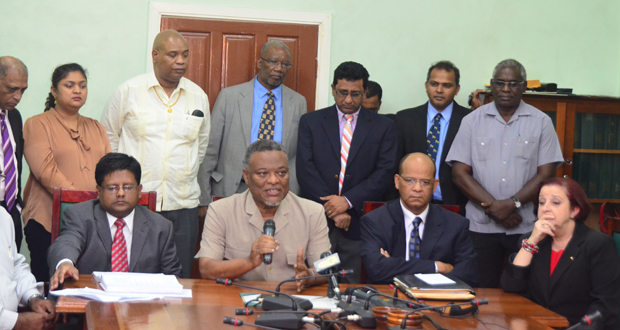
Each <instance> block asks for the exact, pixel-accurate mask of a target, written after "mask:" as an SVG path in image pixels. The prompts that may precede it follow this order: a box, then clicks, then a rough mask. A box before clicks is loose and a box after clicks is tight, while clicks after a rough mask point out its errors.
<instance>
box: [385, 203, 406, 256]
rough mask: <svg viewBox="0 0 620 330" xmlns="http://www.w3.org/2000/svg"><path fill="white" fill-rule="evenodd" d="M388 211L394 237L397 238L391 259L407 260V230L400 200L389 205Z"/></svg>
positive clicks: (393, 245) (391, 252)
mask: <svg viewBox="0 0 620 330" xmlns="http://www.w3.org/2000/svg"><path fill="white" fill-rule="evenodd" d="M388 211H389V212H390V217H391V218H392V221H393V223H392V236H391V237H396V239H395V240H394V241H393V244H392V249H391V251H388V252H389V253H390V257H394V258H402V259H405V251H406V250H407V238H406V237H405V235H406V233H407V231H406V230H405V214H404V213H403V209H402V208H401V206H400V199H397V200H395V201H393V202H389V203H388Z"/></svg>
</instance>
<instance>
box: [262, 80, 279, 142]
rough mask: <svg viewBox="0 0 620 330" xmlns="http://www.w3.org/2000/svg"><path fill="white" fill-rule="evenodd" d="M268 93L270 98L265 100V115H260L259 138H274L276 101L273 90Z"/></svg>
mask: <svg viewBox="0 0 620 330" xmlns="http://www.w3.org/2000/svg"><path fill="white" fill-rule="evenodd" d="M267 95H268V96H269V98H268V99H267V102H265V106H264V107H263V115H262V116H261V117H260V127H259V128H258V140H273V134H274V128H275V126H276V101H275V99H274V95H273V93H272V92H271V91H268V92H267Z"/></svg>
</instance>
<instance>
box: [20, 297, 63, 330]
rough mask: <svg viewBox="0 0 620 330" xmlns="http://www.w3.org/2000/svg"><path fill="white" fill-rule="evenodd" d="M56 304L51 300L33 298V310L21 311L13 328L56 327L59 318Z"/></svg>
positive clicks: (31, 302)
mask: <svg viewBox="0 0 620 330" xmlns="http://www.w3.org/2000/svg"><path fill="white" fill-rule="evenodd" d="M55 305H56V304H55V303H54V302H53V301H51V300H47V299H42V298H33V299H32V300H31V301H30V309H32V312H24V313H19V314H18V316H17V322H15V326H14V327H13V329H14V330H21V329H28V330H31V329H54V324H56V319H57V314H56V307H55Z"/></svg>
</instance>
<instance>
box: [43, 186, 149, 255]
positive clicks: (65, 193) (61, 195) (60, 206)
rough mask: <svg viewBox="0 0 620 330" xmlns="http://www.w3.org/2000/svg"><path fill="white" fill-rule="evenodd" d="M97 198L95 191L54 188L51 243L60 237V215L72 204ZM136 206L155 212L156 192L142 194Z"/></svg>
mask: <svg viewBox="0 0 620 330" xmlns="http://www.w3.org/2000/svg"><path fill="white" fill-rule="evenodd" d="M96 198H97V191H95V190H69V189H61V188H57V187H56V188H54V193H53V195H52V243H54V241H55V240H56V238H58V235H60V226H61V225H62V214H63V213H64V212H65V210H66V209H67V208H68V207H69V206H71V205H72V204H76V203H81V202H86V201H89V200H91V199H96ZM138 205H143V206H146V207H148V208H149V210H151V211H153V212H155V206H156V205H157V192H155V191H149V192H143V193H142V194H141V196H140V199H139V200H138Z"/></svg>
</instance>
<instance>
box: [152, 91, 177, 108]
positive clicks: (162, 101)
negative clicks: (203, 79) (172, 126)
mask: <svg viewBox="0 0 620 330" xmlns="http://www.w3.org/2000/svg"><path fill="white" fill-rule="evenodd" d="M153 90H154V91H155V95H157V98H158V99H159V101H160V102H161V103H162V104H163V105H165V106H167V107H168V113H172V107H174V105H175V104H177V102H179V99H180V98H181V90H179V96H177V100H176V101H174V103H172V104H170V105H169V104H166V103H164V100H162V99H161V96H159V93H157V88H155V87H154V88H153ZM168 103H170V101H168Z"/></svg>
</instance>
